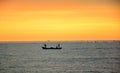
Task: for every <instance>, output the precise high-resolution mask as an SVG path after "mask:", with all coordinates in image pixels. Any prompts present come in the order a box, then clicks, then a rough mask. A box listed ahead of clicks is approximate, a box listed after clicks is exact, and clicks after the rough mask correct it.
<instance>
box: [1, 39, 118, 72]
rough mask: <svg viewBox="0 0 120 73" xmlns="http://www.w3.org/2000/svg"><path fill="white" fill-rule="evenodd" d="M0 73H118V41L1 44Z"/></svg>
mask: <svg viewBox="0 0 120 73" xmlns="http://www.w3.org/2000/svg"><path fill="white" fill-rule="evenodd" d="M44 44H46V45H47V47H55V46H56V45H57V44H60V45H61V47H62V49H61V50H51V49H49V50H44V49H42V48H41V47H42V46H44ZM0 73H120V41H44V42H1V43H0Z"/></svg>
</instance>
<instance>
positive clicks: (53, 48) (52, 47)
mask: <svg viewBox="0 0 120 73" xmlns="http://www.w3.org/2000/svg"><path fill="white" fill-rule="evenodd" d="M42 49H62V47H59V48H54V47H50V48H47V47H42Z"/></svg>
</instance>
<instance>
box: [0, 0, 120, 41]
mask: <svg viewBox="0 0 120 73" xmlns="http://www.w3.org/2000/svg"><path fill="white" fill-rule="evenodd" d="M119 21H120V8H119V5H118V4H117V2H114V0H96V2H95V1H94V0H85V1H82V0H74V1H72V0H57V1H55V0H44V1H43V0H38V1H37V0H36V1H35V0H5V1H4V0H3V1H1V2H0V41H44V40H120V33H119V32H120V22H119Z"/></svg>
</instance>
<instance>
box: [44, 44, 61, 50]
mask: <svg viewBox="0 0 120 73" xmlns="http://www.w3.org/2000/svg"><path fill="white" fill-rule="evenodd" d="M42 49H62V47H60V44H58V45H57V46H56V47H47V45H46V44H44V47H42Z"/></svg>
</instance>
